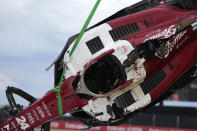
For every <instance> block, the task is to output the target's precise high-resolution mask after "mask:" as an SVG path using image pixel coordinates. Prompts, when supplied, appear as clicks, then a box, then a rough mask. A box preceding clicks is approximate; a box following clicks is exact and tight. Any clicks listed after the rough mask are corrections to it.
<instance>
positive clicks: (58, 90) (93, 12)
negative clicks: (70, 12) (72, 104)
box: [50, 0, 101, 116]
mask: <svg viewBox="0 0 197 131" xmlns="http://www.w3.org/2000/svg"><path fill="white" fill-rule="evenodd" d="M100 2H101V0H97V2H96V4H95V5H94V7H93V9H92V11H91V13H90V15H89V16H88V18H87V20H86V22H85V24H84V26H83V28H82V29H81V32H80V34H79V35H78V37H77V39H76V41H75V43H74V45H73V47H72V50H71V51H70V53H69V56H70V57H71V56H72V54H73V53H74V51H75V49H76V47H77V45H78V44H79V42H80V40H81V38H82V37H83V35H84V33H85V31H86V29H87V27H88V25H89V23H90V21H91V19H92V18H93V16H94V14H95V12H96V9H97V8H98V6H99V4H100ZM65 68H66V64H65V65H64V67H63V72H62V74H61V78H60V82H59V85H58V88H54V89H52V90H50V91H53V92H56V93H57V99H58V111H59V116H62V115H63V106H62V98H61V94H60V91H61V87H62V84H63V80H64V74H65Z"/></svg>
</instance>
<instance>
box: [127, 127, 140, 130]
mask: <svg viewBox="0 0 197 131" xmlns="http://www.w3.org/2000/svg"><path fill="white" fill-rule="evenodd" d="M127 131H143V128H140V127H128V128H127Z"/></svg>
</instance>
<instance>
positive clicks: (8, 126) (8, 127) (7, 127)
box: [1, 124, 10, 131]
mask: <svg viewBox="0 0 197 131" xmlns="http://www.w3.org/2000/svg"><path fill="white" fill-rule="evenodd" d="M4 129H5V130H6V131H9V129H10V125H9V124H7V125H5V126H4V127H3V128H1V131H4Z"/></svg>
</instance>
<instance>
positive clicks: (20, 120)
mask: <svg viewBox="0 0 197 131" xmlns="http://www.w3.org/2000/svg"><path fill="white" fill-rule="evenodd" d="M16 121H17V123H18V124H19V125H20V126H21V130H26V129H27V128H29V124H27V123H26V118H25V117H24V116H21V117H20V118H19V117H16Z"/></svg>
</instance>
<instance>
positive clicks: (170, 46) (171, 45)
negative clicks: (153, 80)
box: [165, 31, 187, 58]
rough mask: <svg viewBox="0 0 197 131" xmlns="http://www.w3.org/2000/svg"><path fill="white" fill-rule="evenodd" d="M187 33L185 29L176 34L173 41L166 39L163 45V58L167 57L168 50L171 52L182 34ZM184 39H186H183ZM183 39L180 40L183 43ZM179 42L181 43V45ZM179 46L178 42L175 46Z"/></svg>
mask: <svg viewBox="0 0 197 131" xmlns="http://www.w3.org/2000/svg"><path fill="white" fill-rule="evenodd" d="M186 33H187V31H184V32H181V33H179V34H177V35H176V36H175V37H174V38H173V41H168V42H167V43H166V46H165V58H166V57H168V55H169V54H170V52H172V50H173V48H174V46H176V45H177V43H178V42H180V40H181V39H182V38H183V36H185V34H186ZM185 41H186V40H185ZM185 41H182V43H184V42H185ZM182 43H181V45H182ZM179 46H180V44H179V45H178V46H177V48H178V47H179Z"/></svg>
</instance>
